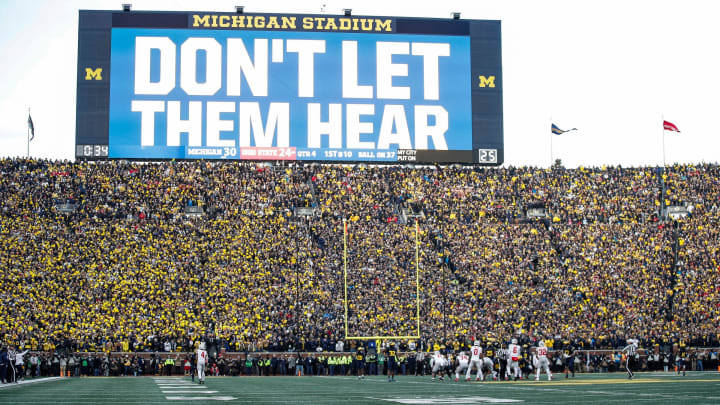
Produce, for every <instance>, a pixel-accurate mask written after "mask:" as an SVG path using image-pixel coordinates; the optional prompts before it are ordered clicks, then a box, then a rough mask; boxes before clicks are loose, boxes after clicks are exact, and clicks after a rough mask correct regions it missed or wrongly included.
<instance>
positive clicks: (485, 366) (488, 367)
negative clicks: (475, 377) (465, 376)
mask: <svg viewBox="0 0 720 405" xmlns="http://www.w3.org/2000/svg"><path fill="white" fill-rule="evenodd" d="M486 371H487V372H488V373H490V375H491V376H492V378H496V377H497V375H496V372H495V369H494V368H493V361H492V359H491V358H490V357H483V360H482V372H481V373H480V381H484V380H485V372H486Z"/></svg>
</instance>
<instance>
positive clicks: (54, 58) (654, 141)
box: [0, 0, 720, 167]
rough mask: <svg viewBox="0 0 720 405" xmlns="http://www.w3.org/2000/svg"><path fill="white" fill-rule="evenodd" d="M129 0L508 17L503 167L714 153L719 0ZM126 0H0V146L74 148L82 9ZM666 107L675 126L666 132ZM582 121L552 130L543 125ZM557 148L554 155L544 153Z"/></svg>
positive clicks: (8, 150)
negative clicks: (31, 131)
mask: <svg viewBox="0 0 720 405" xmlns="http://www.w3.org/2000/svg"><path fill="white" fill-rule="evenodd" d="M124 2H128V3H132V9H133V10H171V11H172V10H175V11H228V12H232V11H234V10H235V6H236V5H243V6H245V11H246V12H248V13H250V12H258V13H263V12H267V13H281V12H288V13H313V14H317V13H322V12H325V13H327V14H341V13H342V10H343V9H344V8H351V9H352V10H353V15H386V16H403V17H404V16H408V17H447V18H450V16H451V13H452V12H460V13H461V17H462V18H467V19H490V20H501V21H502V58H503V87H504V92H503V109H504V137H505V165H506V166H508V165H513V166H545V167H547V166H549V165H550V163H551V162H552V160H554V159H561V160H562V162H563V164H564V165H565V166H566V167H579V166H586V167H588V166H603V165H618V164H620V165H623V166H656V165H662V163H663V138H664V143H665V161H666V163H667V164H672V163H674V162H678V163H696V164H697V163H703V162H705V163H716V162H718V161H720V120H718V113H719V112H720V51H718V49H719V48H718V43H719V42H718V41H719V40H720V24H718V23H717V17H718V16H720V3H718V2H717V1H714V0H706V1H703V0H685V1H677V0H676V1H666V0H653V1H645V0H632V1H628V0H604V1H589V0H588V1H577V0H574V1H573V0H567V1H566V0H544V1H537V0H495V1H490V0H474V1H459V0H458V1H455V0H443V1H439V2H423V1H388V0H382V1H378V0H362V1H354V0H343V1H333V0H324V1H323V0H321V1H314V0H311V1H283V0H281V1H269V0H264V1H254V0H253V1H250V0H235V1H219V0H218V1H213V0H206V1H181V0H175V1H172V0H152V1H149V0H143V1H141V0H125V1H124ZM122 3H123V1H100V0H64V1H38V0H33V1H27V0H0V55H2V62H1V63H0V65H1V66H2V69H1V70H0V72H2V74H0V157H15V156H25V155H26V153H27V150H26V148H27V142H26V139H27V115H28V108H30V109H31V114H32V118H33V121H34V125H35V139H34V140H33V141H32V142H31V143H30V154H31V155H32V156H33V157H39V158H49V159H69V160H73V159H74V145H75V98H76V69H77V25H78V10H80V9H98V10H116V9H117V10H119V9H121V4H122ZM663 118H664V119H665V120H668V121H670V122H672V123H674V124H675V125H677V126H678V128H679V129H680V131H682V132H681V133H680V134H676V133H671V132H665V133H664V132H663V130H662V121H663ZM551 122H552V123H555V124H556V125H558V126H559V127H560V128H562V129H569V128H577V129H578V130H577V131H573V132H570V133H567V134H565V135H562V136H554V137H551V135H550V124H551ZM551 150H552V155H551Z"/></svg>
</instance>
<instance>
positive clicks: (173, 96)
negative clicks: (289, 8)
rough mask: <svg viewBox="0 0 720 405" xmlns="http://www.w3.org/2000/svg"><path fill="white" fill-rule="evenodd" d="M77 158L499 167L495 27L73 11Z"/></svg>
mask: <svg viewBox="0 0 720 405" xmlns="http://www.w3.org/2000/svg"><path fill="white" fill-rule="evenodd" d="M79 21H80V23H79V36H78V81H77V83H78V86H77V116H76V121H77V127H76V157H77V158H79V159H104V158H111V159H113V158H114V159H148V160H160V159H236V160H304V161H334V162H344V161H345V162H417V163H473V164H483V165H499V164H502V161H503V114H502V58H501V43H500V22H499V21H479V20H452V19H420V18H404V17H374V16H373V17H370V16H332V15H294V14H238V13H191V12H183V13H177V12H113V11H84V10H83V11H80V19H79Z"/></svg>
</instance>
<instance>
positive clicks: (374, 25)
mask: <svg viewBox="0 0 720 405" xmlns="http://www.w3.org/2000/svg"><path fill="white" fill-rule="evenodd" d="M290 19H293V21H297V24H294V25H292V26H291V25H289V24H287V21H290ZM241 21H242V23H241ZM273 21H274V22H275V26H272V22H273ZM260 22H262V24H260ZM148 28H150V29H156V30H187V29H193V30H197V31H198V35H200V34H202V35H208V34H209V33H211V32H216V31H221V30H236V31H244V32H247V31H249V30H254V31H256V32H258V33H260V32H268V31H270V30H272V31H276V32H293V31H299V32H312V33H323V34H322V35H327V36H328V37H331V36H333V35H343V34H347V33H348V32H352V33H356V34H363V33H365V34H377V33H378V31H379V32H380V33H383V34H384V33H387V32H389V34H398V36H399V37H401V36H403V35H405V36H413V35H414V36H422V35H430V36H447V37H467V38H469V48H470V49H469V53H470V61H469V63H470V67H469V72H470V74H469V77H468V78H467V79H468V82H469V87H470V90H469V93H470V114H471V117H464V118H463V119H466V120H469V121H470V122H471V133H470V134H467V135H463V136H469V137H471V141H470V142H469V144H471V145H472V146H471V147H469V148H466V149H465V148H463V149H429V148H428V149H403V148H401V147H400V145H398V148H397V149H393V150H392V151H389V150H380V149H378V150H377V151H366V152H362V151H361V152H359V153H358V152H356V153H353V150H351V149H349V148H347V147H346V148H341V149H330V148H323V149H317V151H318V154H315V153H313V154H312V155H311V154H310V152H309V150H310V149H308V150H306V151H302V150H301V148H296V147H295V146H294V145H289V146H290V148H287V147H279V146H277V147H270V148H262V147H255V146H256V145H253V147H246V146H239V145H238V146H237V148H233V149H237V150H228V151H226V152H225V155H224V156H223V155H221V153H222V152H221V150H220V149H218V150H217V151H218V154H217V155H211V156H203V155H202V154H200V153H198V155H194V156H192V157H189V156H187V155H184V156H180V155H178V156H163V157H157V156H153V155H149V156H143V155H142V154H128V155H123V154H118V153H114V149H115V148H114V146H113V143H112V142H111V141H110V132H111V126H112V123H111V79H112V77H113V76H112V71H111V66H112V65H113V62H112V60H111V55H112V50H113V43H112V38H113V30H116V29H127V30H132V29H148ZM346 31H348V32H346ZM77 69H78V71H77V105H76V148H75V150H76V153H75V157H76V159H79V160H103V159H127V160H169V159H175V158H178V159H207V160H223V159H225V158H226V157H228V155H229V158H230V159H241V160H265V161H276V160H291V161H297V162H326V163H331V162H335V163H372V164H388V163H389V164H397V163H400V164H402V163H418V164H435V163H437V164H452V163H460V164H473V165H480V166H499V165H501V164H502V163H503V161H504V139H503V138H504V134H503V99H502V83H503V82H502V51H501V23H500V21H497V20H455V19H444V18H415V17H385V16H342V15H330V14H321V15H315V14H270V13H242V14H240V13H221V12H174V11H141V12H139V11H102V10H80V11H79V28H78V66H77ZM117 74H120V73H117ZM116 85H117V84H116ZM391 86H392V83H391ZM138 116H139V114H138ZM344 124H345V123H343V126H344ZM391 126H392V124H391ZM291 131H292V128H291ZM373 131H374V132H375V135H377V132H378V126H377V125H376V126H375V127H374V128H373ZM291 136H295V135H294V134H293V135H291ZM433 146H437V145H433ZM226 149H229V148H226ZM228 152H232V153H231V154H229V153H228ZM303 153H304V154H303ZM319 154H322V156H320V155H319Z"/></svg>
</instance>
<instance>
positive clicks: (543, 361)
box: [535, 340, 552, 381]
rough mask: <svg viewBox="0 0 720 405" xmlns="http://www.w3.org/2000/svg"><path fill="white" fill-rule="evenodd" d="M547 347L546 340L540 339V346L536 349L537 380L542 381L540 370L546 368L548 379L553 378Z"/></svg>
mask: <svg viewBox="0 0 720 405" xmlns="http://www.w3.org/2000/svg"><path fill="white" fill-rule="evenodd" d="M547 353H548V350H547V347H545V341H544V340H540V342H539V343H538V347H537V348H536V349H535V381H540V371H541V370H545V374H547V377H548V381H550V380H552V373H551V372H550V362H549V361H548V358H547Z"/></svg>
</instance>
